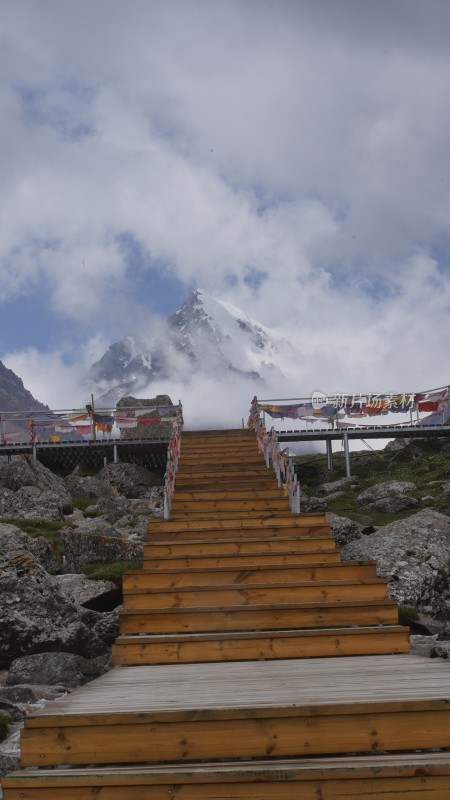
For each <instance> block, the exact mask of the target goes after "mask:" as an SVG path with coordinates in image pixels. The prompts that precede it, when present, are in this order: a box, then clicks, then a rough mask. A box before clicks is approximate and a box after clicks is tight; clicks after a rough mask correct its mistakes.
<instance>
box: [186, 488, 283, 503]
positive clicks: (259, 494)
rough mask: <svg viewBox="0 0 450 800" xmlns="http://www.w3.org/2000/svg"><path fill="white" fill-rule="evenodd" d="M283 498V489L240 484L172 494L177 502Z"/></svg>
mask: <svg viewBox="0 0 450 800" xmlns="http://www.w3.org/2000/svg"><path fill="white" fill-rule="evenodd" d="M280 497H281V498H283V499H285V497H286V495H285V493H284V491H283V489H281V488H280V489H279V488H278V487H274V488H273V489H259V488H256V486H255V487H254V488H251V489H243V488H242V486H241V485H239V486H238V487H236V489H223V490H220V489H217V488H216V489H210V490H207V489H203V490H200V489H199V490H196V491H193V490H190V491H183V489H180V490H178V489H177V490H176V492H175V495H174V500H173V501H174V502H175V500H176V501H177V503H178V502H180V501H186V500H248V499H250V498H258V499H262V500H279V499H280Z"/></svg>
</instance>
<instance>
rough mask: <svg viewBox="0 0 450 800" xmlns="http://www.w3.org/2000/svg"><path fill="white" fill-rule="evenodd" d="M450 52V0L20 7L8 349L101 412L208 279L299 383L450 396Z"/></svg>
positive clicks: (8, 165)
mask: <svg viewBox="0 0 450 800" xmlns="http://www.w3.org/2000/svg"><path fill="white" fill-rule="evenodd" d="M449 43H450V3H449V2H448V0H426V1H425V0H376V1H375V0H126V2H125V0H39V2H37V1H36V0H2V1H1V4H0V65H1V67H0V74H1V78H2V80H1V87H0V165H1V166H0V169H1V176H0V178H1V179H0V198H1V199H0V202H1V226H0V278H1V281H0V332H1V340H0V358H1V359H2V360H3V361H4V362H5V363H6V365H7V366H9V367H11V368H12V369H14V370H15V371H16V372H17V373H18V374H19V375H20V376H21V377H22V378H23V380H24V382H25V385H26V386H27V387H28V388H29V389H30V390H31V391H32V392H33V393H34V394H35V396H37V397H38V399H40V400H42V401H44V402H48V403H49V404H50V405H52V406H53V407H55V406H57V405H61V404H63V403H65V404H69V405H73V404H75V403H76V402H80V401H81V402H83V401H84V398H83V397H80V396H77V392H79V389H78V388H77V387H78V382H79V376H80V374H81V373H82V372H83V370H84V369H85V366H86V365H89V364H91V363H92V361H93V360H95V358H97V357H99V356H100V355H101V354H102V353H103V351H104V350H105V348H106V347H107V346H108V345H109V344H111V343H112V342H113V341H115V340H117V339H120V338H121V337H122V336H124V335H126V334H129V333H132V332H133V331H135V330H136V329H138V328H139V327H141V326H145V325H147V324H151V323H152V321H153V320H154V319H155V317H158V316H162V317H165V316H166V315H167V314H168V313H170V312H172V311H174V310H176V308H177V307H178V306H179V305H180V302H181V301H182V300H183V299H184V297H185V295H186V294H187V293H188V291H190V290H191V289H192V288H195V287H197V286H201V287H203V288H204V289H205V290H206V291H208V292H210V293H212V294H214V295H216V296H218V297H221V298H223V299H225V300H231V301H232V302H234V303H235V304H236V305H239V306H241V307H242V308H243V309H244V310H245V311H246V312H247V313H248V314H249V315H250V316H252V317H254V318H256V319H258V320H259V321H260V322H262V323H264V324H266V325H268V326H269V327H273V328H276V329H277V330H280V331H281V332H282V333H283V334H285V335H287V336H289V337H290V338H291V339H292V340H293V341H294V342H295V343H296V345H297V346H298V347H299V348H300V351H301V358H300V359H299V364H298V386H297V387H293V394H299V395H305V396H306V395H307V394H308V393H309V392H311V391H312V390H314V389H318V388H320V389H323V390H324V391H327V392H333V391H347V390H349V391H356V392H360V391H362V392H365V391H371V390H376V391H392V390H394V391H397V390H400V391H403V390H408V391H410V390H420V389H423V388H427V387H432V386H440V385H442V384H446V383H448V382H449V375H450V372H449V366H448V356H447V352H448V342H449V339H450V336H449V334H450V330H449V329H450V323H449V306H450V270H449V254H450V236H449V232H450V172H449V164H450V47H449ZM158 388H161V389H162V390H166V389H167V390H168V391H169V393H170V387H158ZM72 397H73V398H74V403H72V402H70V401H71V398H72Z"/></svg>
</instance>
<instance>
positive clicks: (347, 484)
mask: <svg viewBox="0 0 450 800" xmlns="http://www.w3.org/2000/svg"><path fill="white" fill-rule="evenodd" d="M358 483H359V478H351V477H350V478H340V479H339V480H338V481H331V482H330V483H322V485H321V486H319V487H318V488H317V494H331V493H333V494H334V493H335V492H343V491H345V489H355V488H356V487H357V485H358Z"/></svg>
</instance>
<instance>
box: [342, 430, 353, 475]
mask: <svg viewBox="0 0 450 800" xmlns="http://www.w3.org/2000/svg"><path fill="white" fill-rule="evenodd" d="M342 440H343V442H344V456H345V474H346V476H347V478H350V477H351V474H350V451H349V447H348V433H347V431H344V432H343V434H342Z"/></svg>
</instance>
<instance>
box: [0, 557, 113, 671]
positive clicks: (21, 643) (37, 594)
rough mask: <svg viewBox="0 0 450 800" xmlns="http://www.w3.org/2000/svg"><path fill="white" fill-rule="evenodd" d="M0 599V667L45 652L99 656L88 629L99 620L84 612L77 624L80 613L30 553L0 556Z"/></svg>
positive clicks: (97, 641)
mask: <svg viewBox="0 0 450 800" xmlns="http://www.w3.org/2000/svg"><path fill="white" fill-rule="evenodd" d="M0 597H1V598H2V602H1V605H0V667H1V666H7V665H8V664H9V663H10V662H11V661H13V660H14V659H15V658H18V657H19V656H23V655H27V654H32V653H40V652H43V651H49V650H51V651H56V650H61V651H65V652H69V653H77V654H81V655H85V656H86V655H88V656H97V655H99V654H101V653H102V652H104V651H105V644H104V642H103V641H102V640H101V639H100V638H99V637H98V636H97V634H96V633H95V630H94V629H93V628H94V624H95V622H96V621H97V619H98V617H101V615H100V614H98V615H97V614H95V615H94V617H92V615H93V614H94V612H89V611H86V612H84V613H85V614H86V618H83V610H82V609H80V607H79V606H78V605H77V604H76V603H74V602H73V600H71V598H70V597H68V596H67V594H66V593H65V592H64V591H63V590H62V589H61V587H60V585H59V583H58V581H57V580H56V578H54V577H52V576H51V575H48V573H47V572H46V571H45V570H44V569H43V568H42V567H41V565H40V564H39V563H38V562H37V560H36V559H35V558H34V556H32V555H31V554H30V553H24V552H23V551H22V552H10V553H6V554H2V556H1V557H0ZM85 619H86V621H85Z"/></svg>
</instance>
